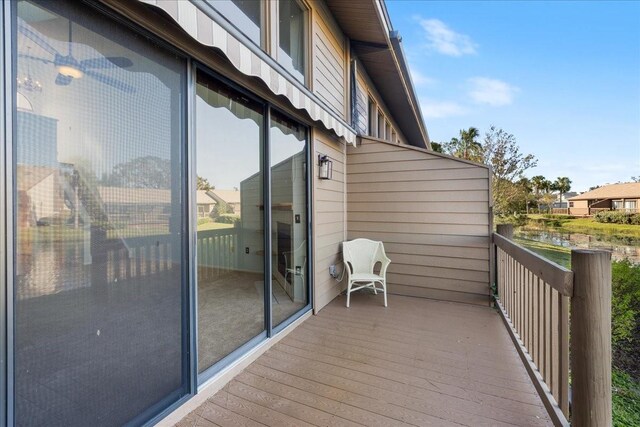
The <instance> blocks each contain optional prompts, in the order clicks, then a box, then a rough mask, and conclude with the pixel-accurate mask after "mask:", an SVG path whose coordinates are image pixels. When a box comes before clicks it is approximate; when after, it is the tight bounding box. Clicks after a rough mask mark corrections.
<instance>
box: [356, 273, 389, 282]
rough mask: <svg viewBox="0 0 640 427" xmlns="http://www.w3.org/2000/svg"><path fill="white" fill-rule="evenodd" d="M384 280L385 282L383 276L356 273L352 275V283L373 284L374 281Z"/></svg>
mask: <svg viewBox="0 0 640 427" xmlns="http://www.w3.org/2000/svg"><path fill="white" fill-rule="evenodd" d="M382 280H384V279H383V278H382V276H378V275H377V274H370V273H355V274H352V275H351V281H352V282H372V281H382Z"/></svg>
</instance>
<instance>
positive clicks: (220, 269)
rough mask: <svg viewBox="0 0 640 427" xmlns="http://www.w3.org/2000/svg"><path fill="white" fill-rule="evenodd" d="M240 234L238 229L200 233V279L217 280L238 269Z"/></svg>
mask: <svg viewBox="0 0 640 427" xmlns="http://www.w3.org/2000/svg"><path fill="white" fill-rule="evenodd" d="M238 238H239V234H238V229H237V228H224V229H221V230H207V231H198V240H197V246H198V247H197V251H198V275H199V276H198V277H199V278H201V279H207V280H208V279H215V278H218V277H220V276H222V275H225V274H228V273H230V272H231V271H233V270H237V269H238V267H239V266H238V264H239V261H238V260H239V258H238V257H239V256H240V252H239V246H240V242H239V241H238Z"/></svg>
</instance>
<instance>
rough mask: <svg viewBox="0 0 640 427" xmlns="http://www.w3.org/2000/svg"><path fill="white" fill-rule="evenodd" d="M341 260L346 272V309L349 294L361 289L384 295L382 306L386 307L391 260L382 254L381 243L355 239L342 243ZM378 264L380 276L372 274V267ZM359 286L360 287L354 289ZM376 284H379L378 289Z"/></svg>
mask: <svg viewBox="0 0 640 427" xmlns="http://www.w3.org/2000/svg"><path fill="white" fill-rule="evenodd" d="M342 260H343V261H344V268H345V269H346V271H347V307H349V302H350V300H351V292H353V291H357V290H358V289H362V288H372V289H373V292H374V293H375V294H376V295H377V294H378V291H382V292H383V293H384V306H385V307H386V306H387V267H388V266H389V264H390V263H391V260H390V259H389V258H387V255H386V254H385V253H384V245H383V244H382V242H375V241H373V240H369V239H355V240H351V241H349V242H343V243H342ZM378 263H380V274H375V273H374V267H375V266H376V264H378ZM356 284H359V285H360V286H356V287H354V285H356ZM376 284H380V285H381V288H378V287H377V286H376Z"/></svg>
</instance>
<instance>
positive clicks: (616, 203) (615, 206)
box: [613, 200, 623, 209]
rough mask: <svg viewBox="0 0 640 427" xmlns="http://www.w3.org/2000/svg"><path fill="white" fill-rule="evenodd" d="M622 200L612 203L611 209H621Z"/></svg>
mask: <svg viewBox="0 0 640 427" xmlns="http://www.w3.org/2000/svg"><path fill="white" fill-rule="evenodd" d="M622 206H623V205H622V200H614V201H613V209H622Z"/></svg>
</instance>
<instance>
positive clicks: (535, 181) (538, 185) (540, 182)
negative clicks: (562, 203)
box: [531, 175, 547, 197]
mask: <svg viewBox="0 0 640 427" xmlns="http://www.w3.org/2000/svg"><path fill="white" fill-rule="evenodd" d="M546 180H547V179H546V178H545V177H544V176H542V175H536V176H534V177H533V178H531V186H532V187H533V191H535V193H536V197H540V190H542V189H543V187H544V182H545V181H546Z"/></svg>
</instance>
